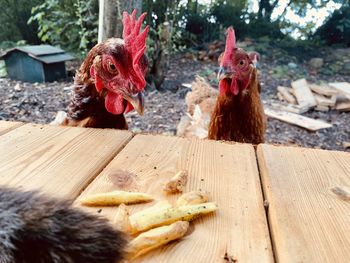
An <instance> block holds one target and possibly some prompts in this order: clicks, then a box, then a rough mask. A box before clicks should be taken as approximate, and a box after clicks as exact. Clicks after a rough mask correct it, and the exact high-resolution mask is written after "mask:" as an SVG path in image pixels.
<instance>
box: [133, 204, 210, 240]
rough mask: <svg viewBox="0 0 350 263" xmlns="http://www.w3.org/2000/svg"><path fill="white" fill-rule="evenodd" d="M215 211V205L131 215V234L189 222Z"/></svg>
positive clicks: (184, 207)
mask: <svg viewBox="0 0 350 263" xmlns="http://www.w3.org/2000/svg"><path fill="white" fill-rule="evenodd" d="M216 209H217V206H216V204H215V203H203V204H198V205H186V206H179V207H170V208H161V209H157V210H156V211H155V210H153V211H146V212H143V213H137V214H133V215H131V216H130V224H131V228H132V232H133V233H137V232H142V231H146V230H148V229H150V228H154V227H158V226H162V225H169V224H171V223H173V222H175V221H180V220H182V221H191V220H193V219H194V218H196V217H197V216H199V215H203V214H207V213H211V212H213V211H215V210H216Z"/></svg>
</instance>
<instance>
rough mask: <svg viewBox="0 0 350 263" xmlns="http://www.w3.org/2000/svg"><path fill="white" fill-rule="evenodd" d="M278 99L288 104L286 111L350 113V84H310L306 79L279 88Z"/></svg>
mask: <svg viewBox="0 0 350 263" xmlns="http://www.w3.org/2000/svg"><path fill="white" fill-rule="evenodd" d="M277 97H278V98H279V99H280V100H281V101H285V102H287V103H288V104H287V105H285V107H284V109H285V110H286V111H290V112H294V113H304V112H307V111H309V110H310V109H314V110H317V111H329V110H338V111H350V83H347V82H332V83H328V84H323V85H316V84H309V83H307V82H306V80H305V79H299V80H296V81H294V82H292V87H291V88H289V87H283V86H278V87H277Z"/></svg>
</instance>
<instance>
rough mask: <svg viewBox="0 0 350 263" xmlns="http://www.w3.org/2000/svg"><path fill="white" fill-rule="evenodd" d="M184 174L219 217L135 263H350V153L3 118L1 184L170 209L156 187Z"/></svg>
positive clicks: (105, 211)
mask: <svg viewBox="0 0 350 263" xmlns="http://www.w3.org/2000/svg"><path fill="white" fill-rule="evenodd" d="M180 169H185V170H188V171H189V174H190V177H189V182H188V184H187V186H186V191H190V190H199V189H201V190H205V191H208V192H209V193H210V196H211V199H212V200H213V201H215V202H217V204H218V207H219V210H218V211H217V212H216V213H215V214H212V215H208V216H205V217H202V218H199V219H197V220H195V221H194V222H193V223H192V224H191V229H190V231H189V233H188V234H187V235H186V236H185V237H184V238H183V240H182V241H181V242H174V243H171V244H170V245H168V246H165V247H163V248H162V249H158V250H156V251H154V252H151V253H149V254H147V255H145V256H144V257H141V258H140V259H139V260H137V261H135V262H225V261H226V262H235V260H237V261H238V262H275V261H276V262H350V197H349V189H350V154H349V153H345V152H335V151H324V150H315V149H305V148H297V147H282V146H273V145H266V144H263V145H259V146H258V147H257V151H255V149H254V148H253V146H252V145H248V144H234V143H223V142H216V141H208V140H193V139H184V138H178V137H170V136H161V135H142V134H138V135H135V134H132V133H131V132H128V131H118V130H101V129H84V128H70V127H55V126H43V125H33V124H23V123H16V122H4V121H0V184H2V185H10V186H17V187H23V188H24V189H38V188H39V189H40V190H42V191H44V192H47V193H48V194H50V195H52V196H58V197H65V198H73V199H76V198H78V197H79V196H83V195H87V194H91V193H98V192H105V191H110V190H115V189H123V190H132V191H142V192H147V193H150V194H152V195H153V196H154V197H155V198H156V199H158V200H160V199H165V198H166V199H168V200H169V201H170V202H174V201H175V200H176V198H177V197H178V196H177V195H173V196H165V195H164V194H163V192H162V191H161V190H160V189H161V187H162V184H164V183H165V182H166V181H167V180H168V179H169V178H170V177H172V176H173V175H174V174H175V173H176V172H177V171H178V170H180ZM264 200H265V202H264ZM264 204H265V205H266V204H268V208H266V209H265V207H264ZM149 205H152V204H147V205H134V206H132V211H137V210H140V209H143V208H145V207H147V206H149ZM89 210H92V212H94V213H95V212H97V210H98V209H93V208H90V209H89ZM116 211H117V208H103V209H102V212H101V214H103V215H105V216H107V217H108V218H113V216H114V214H115V212H116ZM225 258H226V259H225Z"/></svg>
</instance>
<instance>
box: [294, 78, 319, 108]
mask: <svg viewBox="0 0 350 263" xmlns="http://www.w3.org/2000/svg"><path fill="white" fill-rule="evenodd" d="M292 88H293V90H294V93H295V97H296V98H297V101H298V104H299V105H300V106H302V107H309V108H312V107H315V106H316V104H317V103H316V100H315V98H314V96H313V94H312V92H311V90H310V88H309V86H308V84H307V82H306V80H305V79H299V80H296V81H293V82H292Z"/></svg>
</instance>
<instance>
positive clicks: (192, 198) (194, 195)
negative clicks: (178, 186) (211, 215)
mask: <svg viewBox="0 0 350 263" xmlns="http://www.w3.org/2000/svg"><path fill="white" fill-rule="evenodd" d="M208 200H209V196H208V194H207V193H205V192H201V191H192V192H188V193H185V194H183V195H181V196H180V197H179V198H178V199H177V201H176V205H177V206H183V205H196V204H202V203H206V202H208Z"/></svg>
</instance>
